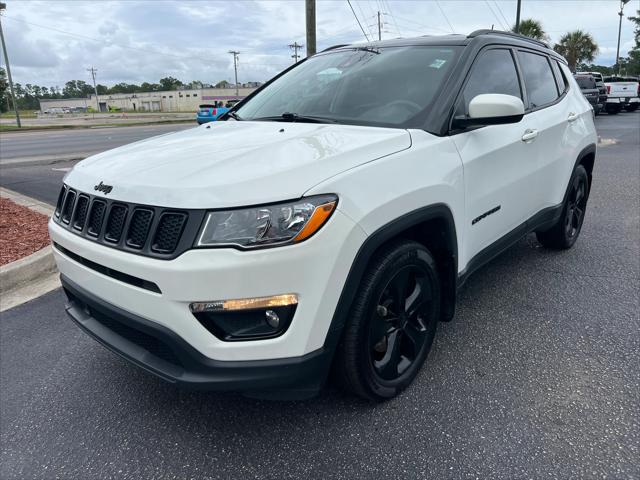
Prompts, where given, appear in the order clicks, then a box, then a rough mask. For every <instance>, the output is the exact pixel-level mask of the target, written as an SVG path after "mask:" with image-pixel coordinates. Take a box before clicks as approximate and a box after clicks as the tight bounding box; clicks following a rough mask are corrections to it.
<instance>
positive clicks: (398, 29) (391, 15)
mask: <svg viewBox="0 0 640 480" xmlns="http://www.w3.org/2000/svg"><path fill="white" fill-rule="evenodd" d="M382 2H383V3H386V4H387V10H388V11H389V16H390V17H391V20H393V23H394V25H395V26H396V30H397V31H398V35H399V36H400V37H402V32H400V27H398V22H397V21H396V17H395V16H394V15H393V12H392V11H391V4H390V3H389V0H382Z"/></svg>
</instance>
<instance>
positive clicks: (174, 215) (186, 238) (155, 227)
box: [53, 184, 207, 260]
mask: <svg viewBox="0 0 640 480" xmlns="http://www.w3.org/2000/svg"><path fill="white" fill-rule="evenodd" d="M109 193H110V192H109ZM206 213H207V211H206V210H204V209H184V210H176V209H173V208H167V207H159V206H152V205H145V204H137V203H132V202H126V201H122V200H116V199H113V200H112V199H111V198H109V197H108V196H107V193H104V194H95V195H94V194H92V193H85V192H82V191H78V190H75V189H72V188H70V187H69V186H68V185H66V184H65V185H63V188H62V190H61V192H60V194H59V197H58V201H57V206H56V213H55V214H54V215H53V221H54V222H56V223H57V224H58V225H59V226H60V227H62V228H63V229H66V230H68V231H69V232H72V233H74V234H75V235H78V236H81V237H84V238H87V239H90V240H91V241H93V242H95V243H97V244H100V245H103V246H105V247H109V248H114V249H117V250H122V251H125V252H129V253H133V254H136V255H143V256H146V257H153V258H158V259H163V260H170V259H173V258H176V257H177V256H178V255H181V254H182V253H184V252H185V251H187V250H189V249H190V248H193V247H194V243H195V240H196V236H197V235H198V233H199V231H200V228H201V226H202V222H203V221H204V219H205V216H206Z"/></svg>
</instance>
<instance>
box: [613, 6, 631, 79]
mask: <svg viewBox="0 0 640 480" xmlns="http://www.w3.org/2000/svg"><path fill="white" fill-rule="evenodd" d="M629 1H630V0H620V11H619V12H618V15H620V23H618V48H616V64H615V66H616V67H617V68H616V70H618V75H620V69H621V67H622V66H621V65H620V35H621V34H622V17H624V13H623V10H624V6H625V4H627V3H629Z"/></svg>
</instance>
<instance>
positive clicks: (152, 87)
mask: <svg viewBox="0 0 640 480" xmlns="http://www.w3.org/2000/svg"><path fill="white" fill-rule="evenodd" d="M160 90H162V85H160V84H159V83H149V82H142V85H140V91H141V92H159V91H160Z"/></svg>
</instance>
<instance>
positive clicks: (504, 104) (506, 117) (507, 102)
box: [453, 93, 524, 128]
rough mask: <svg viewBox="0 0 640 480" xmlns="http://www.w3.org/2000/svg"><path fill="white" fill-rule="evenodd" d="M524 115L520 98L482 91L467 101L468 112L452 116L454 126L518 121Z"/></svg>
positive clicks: (462, 126)
mask: <svg viewBox="0 0 640 480" xmlns="http://www.w3.org/2000/svg"><path fill="white" fill-rule="evenodd" d="M523 116H524V104H523V103H522V100H521V99H519V98H518V97H514V96H513V95H503V94H501V93H483V94H480V95H476V96H475V97H473V99H471V101H470V102H469V114H468V115H467V116H459V117H456V118H454V120H453V123H454V127H455V128H465V127H470V126H474V127H479V126H483V125H503V124H507V123H518V122H519V121H520V120H522V117H523Z"/></svg>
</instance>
